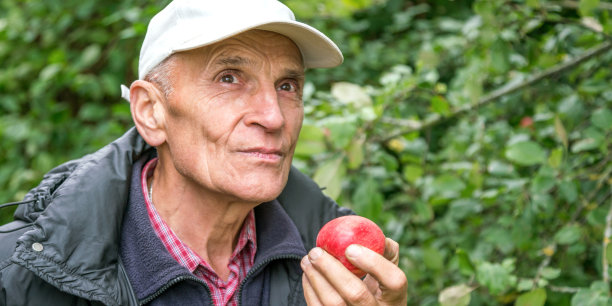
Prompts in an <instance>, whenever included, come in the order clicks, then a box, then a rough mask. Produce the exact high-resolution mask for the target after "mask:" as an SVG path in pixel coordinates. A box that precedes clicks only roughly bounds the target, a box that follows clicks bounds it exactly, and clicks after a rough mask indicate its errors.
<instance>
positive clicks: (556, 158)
mask: <svg viewBox="0 0 612 306" xmlns="http://www.w3.org/2000/svg"><path fill="white" fill-rule="evenodd" d="M562 162H563V149H562V148H556V149H553V150H552V151H551V152H550V156H549V157H548V165H549V166H551V167H553V168H555V169H557V168H559V166H561V163H562Z"/></svg>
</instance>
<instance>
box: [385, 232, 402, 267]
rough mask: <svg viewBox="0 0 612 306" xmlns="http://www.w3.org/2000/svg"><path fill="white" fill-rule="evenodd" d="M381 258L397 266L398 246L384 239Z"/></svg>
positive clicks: (388, 239) (392, 241)
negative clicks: (383, 250) (383, 251)
mask: <svg viewBox="0 0 612 306" xmlns="http://www.w3.org/2000/svg"><path fill="white" fill-rule="evenodd" d="M383 256H385V258H386V259H388V260H389V261H391V262H392V263H394V264H395V265H396V266H397V264H398V263H399V244H398V243H397V242H395V241H394V240H393V239H391V238H386V239H385V253H384V255H383Z"/></svg>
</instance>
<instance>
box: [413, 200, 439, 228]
mask: <svg viewBox="0 0 612 306" xmlns="http://www.w3.org/2000/svg"><path fill="white" fill-rule="evenodd" d="M412 206H413V207H414V208H413V209H414V215H412V219H413V220H414V222H415V223H425V222H429V221H431V220H432V219H433V217H434V213H433V208H432V207H431V205H430V204H429V203H427V202H425V201H416V202H415V203H414V204H413V205H412Z"/></svg>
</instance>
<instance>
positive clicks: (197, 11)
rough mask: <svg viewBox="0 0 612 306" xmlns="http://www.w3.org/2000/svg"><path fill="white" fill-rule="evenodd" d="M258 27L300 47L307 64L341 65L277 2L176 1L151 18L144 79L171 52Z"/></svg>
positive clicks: (325, 42)
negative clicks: (281, 36) (285, 38)
mask: <svg viewBox="0 0 612 306" xmlns="http://www.w3.org/2000/svg"><path fill="white" fill-rule="evenodd" d="M251 29H260V30H266V31H271V32H276V33H279V34H282V35H284V36H286V37H288V38H289V39H291V40H293V42H294V43H295V44H296V45H297V46H298V48H299V49H300V51H301V53H302V57H303V59H304V65H305V67H306V68H325V67H334V66H338V65H340V64H341V63H342V60H343V57H342V53H341V52H340V49H339V48H338V47H337V46H336V44H334V43H333V42H332V41H331V40H330V39H329V38H328V37H327V36H325V34H323V33H321V32H320V31H318V30H317V29H315V28H313V27H311V26H309V25H307V24H304V23H301V22H298V21H296V20H295V16H294V15H293V12H291V10H290V9H289V8H288V7H286V6H285V5H284V4H282V3H280V2H278V1H277V0H174V1H172V2H171V3H170V4H168V6H166V7H165V8H164V9H163V10H161V11H160V12H159V13H158V14H157V15H155V16H154V17H153V19H151V22H150V23H149V27H148V29H147V34H146V36H145V39H144V42H143V44H142V48H141V49H140V61H139V64H138V77H139V78H140V79H143V78H144V77H145V76H146V75H147V73H148V72H149V71H151V69H153V68H154V67H155V66H157V65H158V64H159V63H161V62H162V61H163V60H164V59H166V58H167V57H168V56H170V55H171V54H173V53H177V52H181V51H187V50H191V49H196V48H199V47H203V46H206V45H209V44H212V43H215V42H218V41H221V40H224V39H226V38H229V37H231V36H234V35H237V34H239V33H242V32H245V31H248V30H251Z"/></svg>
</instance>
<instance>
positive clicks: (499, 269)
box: [476, 261, 517, 295]
mask: <svg viewBox="0 0 612 306" xmlns="http://www.w3.org/2000/svg"><path fill="white" fill-rule="evenodd" d="M476 278H477V279H478V282H479V283H480V284H482V285H483V286H486V287H487V288H489V291H490V292H491V294H493V295H498V294H501V293H504V292H505V291H507V290H508V289H510V288H511V287H513V286H514V285H515V284H516V282H517V279H516V276H514V275H512V270H511V269H510V267H508V266H505V265H500V264H496V263H490V262H486V261H485V262H482V263H480V264H479V265H478V267H477V272H476Z"/></svg>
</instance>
